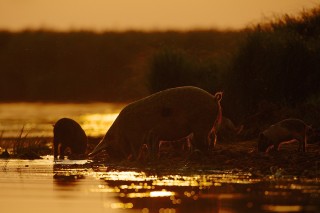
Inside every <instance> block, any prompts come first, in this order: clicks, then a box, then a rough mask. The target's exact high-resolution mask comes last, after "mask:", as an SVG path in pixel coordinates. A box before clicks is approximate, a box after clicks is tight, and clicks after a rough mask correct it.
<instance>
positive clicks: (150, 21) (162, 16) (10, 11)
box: [0, 0, 320, 30]
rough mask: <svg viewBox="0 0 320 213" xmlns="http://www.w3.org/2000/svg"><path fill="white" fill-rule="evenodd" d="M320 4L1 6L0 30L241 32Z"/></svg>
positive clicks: (59, 0) (133, 0)
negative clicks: (241, 29) (203, 30)
mask: <svg viewBox="0 0 320 213" xmlns="http://www.w3.org/2000/svg"><path fill="white" fill-rule="evenodd" d="M319 3H320V1H319V0H0V29H9V30H21V29H25V28H33V29H38V28H46V29H56V30H70V29H73V30H79V29H87V30H126V29H138V30H139V29H142V30H155V29H157V30H164V29H180V30H186V29H193V28H222V29H223V28H237V29H239V28H243V27H245V26H247V25H248V24H252V23H257V22H260V21H262V20H264V18H265V17H267V18H271V17H274V15H282V14H284V13H289V14H295V13H297V12H300V11H301V10H302V9H307V8H312V7H315V6H317V5H319Z"/></svg>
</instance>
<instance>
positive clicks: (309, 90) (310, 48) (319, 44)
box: [225, 9, 320, 120]
mask: <svg viewBox="0 0 320 213" xmlns="http://www.w3.org/2000/svg"><path fill="white" fill-rule="evenodd" d="M319 17H320V9H314V10H312V11H309V12H303V13H302V15H301V16H298V17H290V16H284V17H283V18H280V19H278V20H276V21H273V22H271V23H268V24H265V25H257V26H256V27H254V28H253V29H251V30H250V31H249V32H248V36H247V39H246V42H245V43H244V45H243V46H241V47H240V49H239V52H238V54H237V56H236V57H235V59H234V61H233V68H232V70H231V71H230V73H229V76H228V78H229V79H228V83H229V86H228V89H227V91H228V94H232V95H231V96H232V97H229V99H228V97H227V99H228V100H227V101H229V102H230V103H229V104H230V105H232V106H235V109H234V110H233V115H234V116H235V117H237V118H238V119H240V120H241V119H243V118H244V117H246V116H248V115H250V114H252V113H253V112H255V111H257V108H258V105H259V103H260V102H261V101H268V102H272V103H276V104H278V105H280V106H291V107H296V106H297V105H299V104H302V103H303V102H305V101H306V100H307V99H308V98H310V97H312V96H318V95H319V92H320V88H319V87H318V86H317V85H318V82H319V81H320V36H319V35H320V18H319ZM225 101H226V100H225ZM231 102H233V104H231Z"/></svg>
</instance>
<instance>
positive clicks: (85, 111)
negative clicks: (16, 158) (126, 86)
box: [0, 103, 124, 137]
mask: <svg viewBox="0 0 320 213" xmlns="http://www.w3.org/2000/svg"><path fill="white" fill-rule="evenodd" d="M123 107H124V104H117V103H87V104H73V103H70V104H58V103H2V104H0V132H1V134H2V137H17V136H19V134H20V132H21V130H22V128H23V130H24V134H28V137H52V136H53V135H52V129H53V128H52V125H53V124H54V123H55V122H56V121H57V120H58V119H60V118H63V117H68V118H72V119H74V120H75V121H77V122H78V123H79V124H80V125H81V126H82V128H83V129H84V130H85V132H86V133H87V135H88V136H94V137H99V136H103V135H104V134H105V133H106V131H107V130H108V129H109V127H110V125H111V124H112V122H113V121H114V120H115V118H116V117H117V116H118V114H119V112H120V110H121V109H122V108H123Z"/></svg>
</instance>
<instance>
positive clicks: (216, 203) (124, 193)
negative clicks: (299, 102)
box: [0, 103, 320, 213]
mask: <svg viewBox="0 0 320 213" xmlns="http://www.w3.org/2000/svg"><path fill="white" fill-rule="evenodd" d="M122 107H123V105H122V104H105V103H95V104H41V103H36V104H29V103H18V104H17V103H16V104H13V103H11V104H1V105H0V130H1V132H2V137H3V138H5V137H15V136H17V135H18V134H19V132H20V131H21V128H22V127H23V128H24V132H25V134H28V137H29V136H36V137H41V136H45V137H52V124H54V123H55V121H56V120H57V119H59V118H61V117H70V118H73V119H75V120H77V121H78V122H79V123H80V124H81V125H82V126H83V128H84V129H85V130H86V132H87V134H88V135H89V136H102V135H104V134H105V132H106V130H107V129H108V128H109V126H110V125H111V124H112V122H113V120H114V119H115V118H116V116H117V115H118V113H119V111H120V110H121V109H122ZM319 165H320V164H319ZM0 211H1V212H24V213H29V212H30V213H31V212H32V213H33V212H48V213H50V212H80V213H81V212H86V213H87V212H95V213H98V212H123V213H127V212H128V213H131V212H141V213H149V212H150V213H151V212H156V213H189V212H190V213H193V212H204V213H206V212H207V213H209V212H210V213H212V212H223V213H233V212H320V181H319V179H318V178H299V177H294V176H285V175H283V176H281V177H279V176H276V174H275V175H271V176H265V177H255V176H253V175H252V174H251V173H249V172H243V171H241V170H238V169H237V168H234V169H232V170H223V171H221V170H211V169H207V170H200V169H199V170H192V172H190V170H185V168H181V169H180V170H179V169H178V170H175V171H170V172H168V170H167V171H165V170H163V171H161V170H157V169H154V170H153V169H152V168H148V169H141V168H140V169H139V168H118V167H114V166H111V165H108V164H107V163H106V164H101V165H100V164H98V165H94V164H92V162H91V161H90V160H78V161H75V160H61V161H54V160H53V157H52V156H50V155H49V156H43V159H40V160H19V159H0Z"/></svg>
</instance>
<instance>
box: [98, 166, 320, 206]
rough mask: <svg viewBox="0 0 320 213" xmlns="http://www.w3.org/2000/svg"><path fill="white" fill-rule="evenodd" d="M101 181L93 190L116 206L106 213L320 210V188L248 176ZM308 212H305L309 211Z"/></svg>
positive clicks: (129, 175) (103, 177) (135, 176)
mask: <svg viewBox="0 0 320 213" xmlns="http://www.w3.org/2000/svg"><path fill="white" fill-rule="evenodd" d="M93 175H94V176H95V178H97V179H98V180H100V181H103V182H102V183H101V184H99V185H98V186H96V187H95V188H94V189H92V192H96V193H113V194H114V196H115V197H116V198H117V199H118V200H119V202H116V203H109V204H108V205H106V206H107V207H108V208H117V209H139V210H141V212H256V211H258V212H299V211H306V210H312V211H314V210H319V205H320V204H317V200H318V199H319V198H320V186H319V185H318V184H317V183H315V182H312V184H306V183H304V182H300V183H299V181H298V180H296V178H293V179H290V181H289V182H287V180H286V181H284V182H281V181H275V182H274V181H270V180H269V178H268V177H267V178H265V179H261V178H254V177H252V175H251V174H250V173H246V172H240V171H237V172H234V171H223V172H221V171H210V172H208V173H206V174H196V175H194V174H179V175H172V174H170V175H167V174H153V172H151V173H150V174H149V173H148V172H138V171H117V170H114V171H109V172H95V173H94V174H93ZM307 212H308V211H307Z"/></svg>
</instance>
